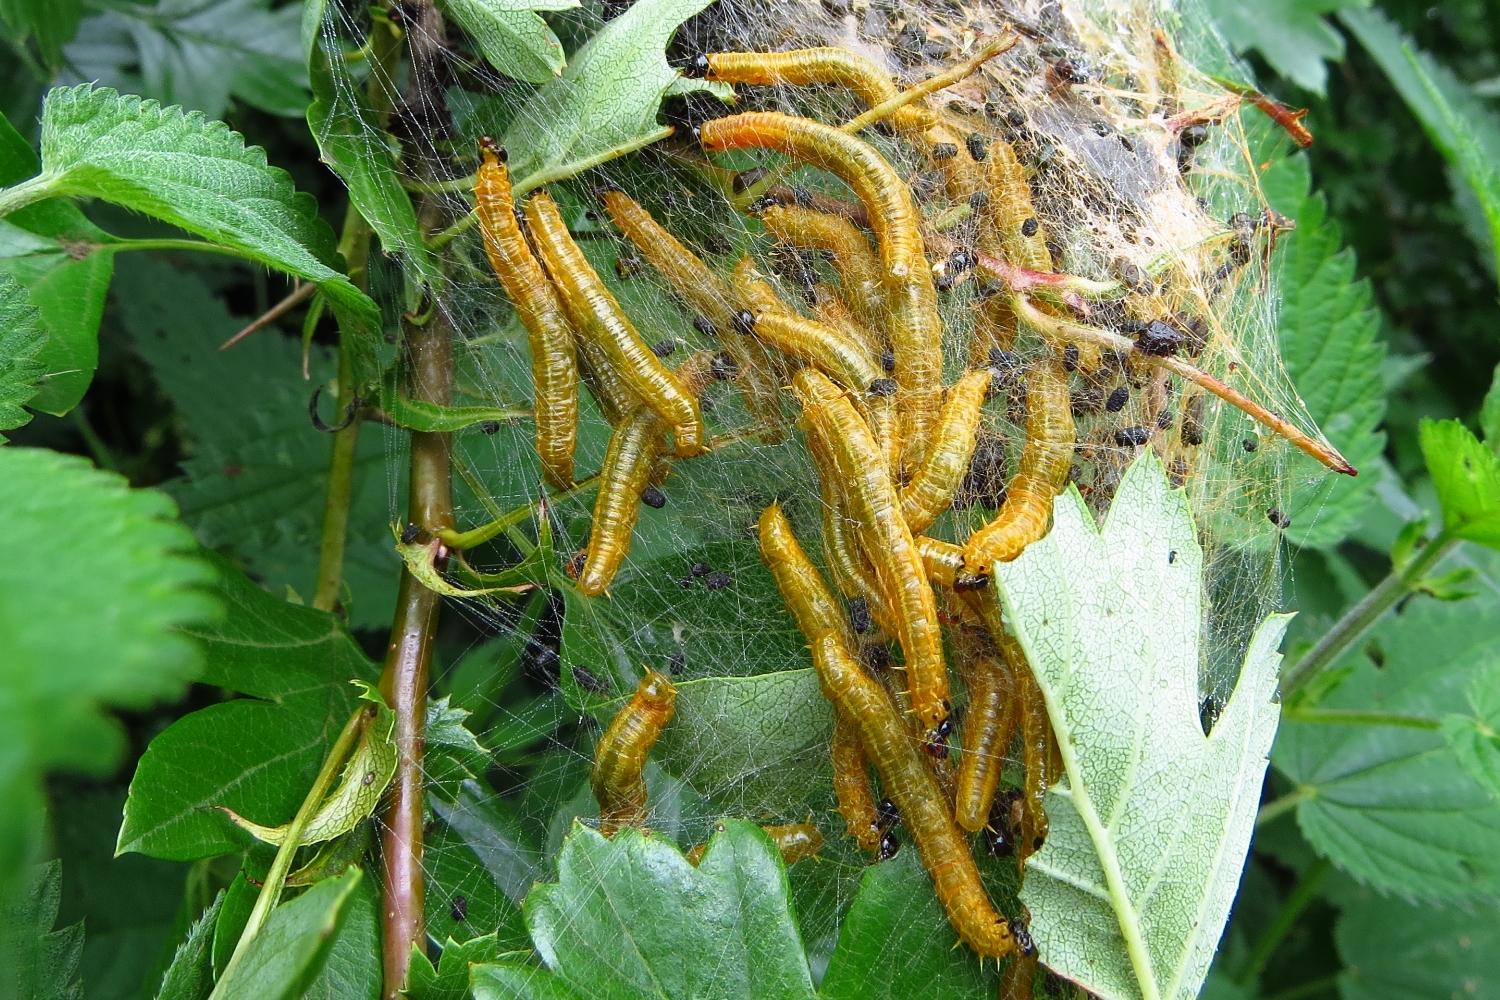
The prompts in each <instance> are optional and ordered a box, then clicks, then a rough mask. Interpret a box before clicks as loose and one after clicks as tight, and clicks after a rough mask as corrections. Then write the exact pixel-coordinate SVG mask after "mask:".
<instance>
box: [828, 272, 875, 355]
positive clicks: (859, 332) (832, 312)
mask: <svg viewBox="0 0 1500 1000" xmlns="http://www.w3.org/2000/svg"><path fill="white" fill-rule="evenodd" d="M813 315H815V316H817V317H818V319H820V320H822V321H823V322H824V323H827V324H828V325H829V326H831V327H833V328H834V329H836V330H841V331H843V332H844V333H845V334H847V335H848V336H849V337H851V338H853V339H854V340H857V341H859V342H860V343H861V344H864V345H865V350H866V351H867V352H869V355H870V357H872V358H875V357H879V356H880V355H882V354H884V353H885V350H886V344H885V342H884V341H883V340H882V339H881V338H880V336H879V335H878V334H876V333H875V331H873V330H872V329H871V328H870V327H868V326H866V325H865V324H863V323H861V322H860V321H859V320H858V319H856V318H855V317H854V310H853V309H851V308H850V307H849V303H848V302H847V301H846V300H845V299H844V296H843V294H842V293H841V292H840V291H839V289H837V288H835V287H834V286H833V285H830V284H828V282H826V281H820V282H818V283H817V284H815V285H813Z"/></svg>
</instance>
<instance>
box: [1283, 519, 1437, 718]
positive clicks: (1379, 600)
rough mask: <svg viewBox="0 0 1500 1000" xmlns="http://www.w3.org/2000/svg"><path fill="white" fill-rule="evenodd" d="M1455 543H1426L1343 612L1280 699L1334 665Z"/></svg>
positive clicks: (1294, 673) (1285, 681)
mask: <svg viewBox="0 0 1500 1000" xmlns="http://www.w3.org/2000/svg"><path fill="white" fill-rule="evenodd" d="M1457 544H1458V539H1456V538H1454V537H1453V536H1451V535H1449V534H1448V533H1447V532H1446V531H1445V532H1443V533H1442V534H1440V535H1438V536H1437V537H1436V538H1434V539H1433V540H1432V541H1430V542H1428V543H1427V547H1426V548H1424V549H1422V551H1420V552H1418V553H1417V554H1416V556H1415V557H1413V559H1412V561H1411V562H1409V563H1407V564H1406V567H1405V568H1404V569H1401V570H1395V569H1393V570H1391V573H1390V575H1389V576H1387V577H1386V578H1385V579H1384V580H1381V581H1380V583H1379V584H1378V585H1377V586H1376V587H1375V589H1374V590H1372V591H1370V592H1369V593H1368V594H1366V595H1365V597H1364V600H1362V601H1360V602H1359V603H1358V604H1356V605H1355V606H1354V607H1352V608H1350V609H1349V610H1348V611H1347V612H1345V613H1344V617H1342V618H1340V619H1339V620H1338V622H1337V623H1335V624H1334V626H1333V628H1331V629H1329V630H1328V631H1327V633H1325V634H1324V636H1323V638H1321V639H1319V640H1318V644H1317V645H1316V646H1314V647H1313V648H1312V649H1310V650H1308V651H1307V655H1306V656H1304V657H1302V659H1300V660H1298V661H1297V665H1296V666H1295V667H1293V668H1292V669H1291V671H1290V672H1288V673H1287V675H1286V677H1285V678H1284V679H1283V680H1282V682H1281V697H1282V700H1283V701H1288V700H1290V699H1291V697H1292V695H1294V694H1296V693H1297V692H1298V691H1300V690H1301V689H1302V688H1303V687H1305V686H1306V685H1307V682H1308V681H1310V680H1312V679H1313V678H1314V677H1316V676H1317V675H1318V674H1320V673H1322V672H1323V671H1324V670H1326V669H1328V667H1330V666H1332V665H1333V664H1334V663H1335V662H1337V661H1338V659H1339V657H1341V656H1343V655H1344V652H1345V651H1346V650H1347V649H1348V648H1349V647H1350V646H1352V645H1354V643H1355V642H1357V641H1358V640H1359V637H1360V636H1362V635H1364V634H1365V632H1366V630H1368V629H1369V628H1370V626H1372V625H1374V624H1375V623H1376V622H1377V621H1379V620H1380V616H1381V615H1383V614H1385V613H1386V611H1388V610H1390V609H1391V608H1392V607H1394V606H1395V604H1396V602H1397V601H1400V600H1401V598H1403V597H1405V596H1406V595H1407V594H1409V593H1411V592H1412V591H1413V590H1414V589H1416V587H1417V585H1418V584H1419V583H1421V581H1422V578H1423V577H1424V576H1426V575H1427V571H1428V570H1430V569H1432V568H1433V567H1434V566H1436V565H1437V564H1438V563H1439V562H1440V561H1441V560H1442V558H1443V557H1444V556H1446V555H1447V554H1448V553H1449V552H1450V551H1451V550H1452V549H1453V547H1454V546H1455V545H1457Z"/></svg>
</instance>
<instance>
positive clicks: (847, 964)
mask: <svg viewBox="0 0 1500 1000" xmlns="http://www.w3.org/2000/svg"><path fill="white" fill-rule="evenodd" d="M956 944H958V935H957V934H955V933H954V932H953V928H952V926H950V925H949V923H948V917H947V915H946V914H945V913H944V912H943V907H942V904H941V903H939V902H938V900H937V896H936V895H935V894H934V893H933V891H932V879H931V877H929V876H928V874H927V871H926V869H925V868H923V867H922V859H921V857H920V856H919V855H918V853H917V852H916V851H915V850H913V849H910V848H908V849H906V850H903V851H901V852H900V853H898V854H897V855H896V856H895V857H894V858H892V859H891V860H890V861H885V862H882V863H880V864H878V865H871V866H870V867H868V868H866V869H865V872H864V876H863V877H862V878H861V879H860V883H859V894H858V895H857V896H855V897H854V903H853V905H852V906H851V907H850V908H849V914H848V916H846V917H845V918H844V923H843V927H842V928H841V929H840V930H839V942H838V947H837V948H836V949H835V950H834V953H833V958H832V960H830V961H829V963H828V972H827V974H826V975H824V977H823V985H822V988H821V989H820V990H819V991H818V996H820V997H822V998H823V1000H905V998H907V997H923V998H924V1000H967V998H970V997H972V998H974V1000H979V998H981V997H983V998H989V997H993V996H994V995H995V983H994V982H993V979H992V977H987V976H985V975H984V974H983V972H982V970H981V969H980V965H979V963H978V962H975V961H974V958H973V955H972V954H970V953H969V952H968V951H966V950H964V949H961V948H956V947H955V945H956Z"/></svg>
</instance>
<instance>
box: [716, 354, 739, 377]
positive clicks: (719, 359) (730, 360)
mask: <svg viewBox="0 0 1500 1000" xmlns="http://www.w3.org/2000/svg"><path fill="white" fill-rule="evenodd" d="M708 370H709V372H710V373H711V374H712V375H713V377H714V378H716V379H718V380H719V381H720V382H729V381H731V380H733V379H734V377H735V376H736V375H738V374H739V373H740V366H739V365H738V364H737V363H736V362H735V360H734V356H733V355H731V354H726V353H724V352H723V351H720V352H719V353H718V354H715V355H714V357H713V360H712V361H710V362H709V363H708Z"/></svg>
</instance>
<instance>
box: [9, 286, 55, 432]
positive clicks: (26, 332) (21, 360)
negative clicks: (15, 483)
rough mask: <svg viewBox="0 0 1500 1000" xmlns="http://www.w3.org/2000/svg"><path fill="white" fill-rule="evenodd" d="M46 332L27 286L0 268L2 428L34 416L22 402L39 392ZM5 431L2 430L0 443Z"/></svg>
mask: <svg viewBox="0 0 1500 1000" xmlns="http://www.w3.org/2000/svg"><path fill="white" fill-rule="evenodd" d="M46 337H47V334H46V332H45V331H44V330H43V329H42V316H41V313H39V312H37V310H36V307H35V306H33V305H32V304H31V298H30V296H28V295H27V294H26V289H25V288H23V287H21V285H20V284H19V283H18V282H17V281H16V279H14V278H12V277H11V276H10V275H8V274H6V273H5V272H4V271H0V431H8V430H10V429H12V428H14V427H20V426H21V425H23V424H25V423H27V422H28V421H30V420H31V414H29V413H27V412H26V411H25V410H24V409H22V406H23V405H24V404H25V403H27V402H29V401H30V400H31V397H32V396H35V395H36V392H37V383H39V382H40V381H41V380H42V375H43V374H44V372H45V369H44V368H43V367H42V364H41V362H40V361H38V360H37V355H38V354H39V353H40V352H41V350H42V344H43V342H44V341H45V340H46ZM3 443H5V435H4V434H0V444H3Z"/></svg>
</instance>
